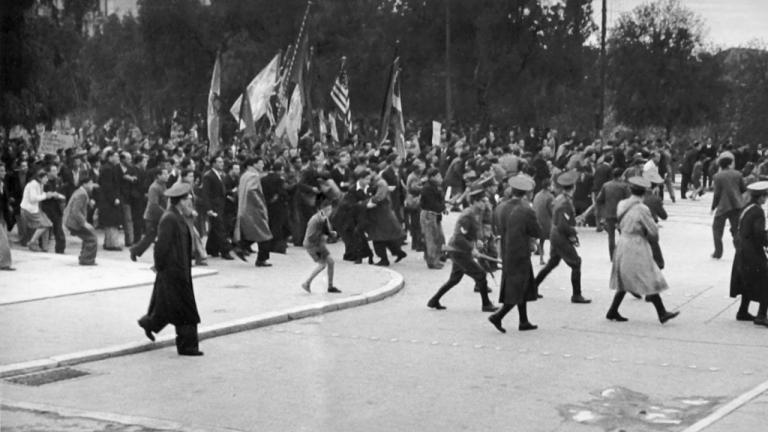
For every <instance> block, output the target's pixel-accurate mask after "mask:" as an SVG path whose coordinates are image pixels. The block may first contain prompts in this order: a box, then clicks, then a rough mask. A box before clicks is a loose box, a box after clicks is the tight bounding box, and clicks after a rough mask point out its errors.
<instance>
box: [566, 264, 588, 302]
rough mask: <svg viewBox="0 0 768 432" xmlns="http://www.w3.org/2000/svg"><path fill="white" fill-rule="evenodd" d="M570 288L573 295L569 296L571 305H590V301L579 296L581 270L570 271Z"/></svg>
mask: <svg viewBox="0 0 768 432" xmlns="http://www.w3.org/2000/svg"><path fill="white" fill-rule="evenodd" d="M571 288H572V289H573V295H572V296H571V303H577V304H588V303H592V300H590V299H588V298H585V297H584V296H583V295H581V269H578V268H577V269H572V270H571Z"/></svg>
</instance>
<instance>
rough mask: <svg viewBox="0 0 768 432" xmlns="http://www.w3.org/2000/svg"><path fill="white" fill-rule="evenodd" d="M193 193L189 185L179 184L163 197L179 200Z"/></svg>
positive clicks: (169, 189) (167, 191)
mask: <svg viewBox="0 0 768 432" xmlns="http://www.w3.org/2000/svg"><path fill="white" fill-rule="evenodd" d="M190 192H192V186H191V185H190V184H189V183H182V182H178V183H176V184H175V185H173V186H171V187H170V188H168V190H166V191H165V192H164V193H163V195H165V196H167V197H168V198H178V197H183V196H184V195H188V194H189V193H190Z"/></svg>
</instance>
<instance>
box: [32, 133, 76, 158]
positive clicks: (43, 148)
mask: <svg viewBox="0 0 768 432" xmlns="http://www.w3.org/2000/svg"><path fill="white" fill-rule="evenodd" d="M74 146H75V137H74V135H64V134H58V133H55V132H44V133H43V134H42V135H40V147H39V148H38V149H37V152H38V153H42V154H56V152H57V151H58V150H61V149H68V148H70V147H74Z"/></svg>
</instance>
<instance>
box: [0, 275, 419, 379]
mask: <svg viewBox="0 0 768 432" xmlns="http://www.w3.org/2000/svg"><path fill="white" fill-rule="evenodd" d="M382 270H386V271H387V272H389V273H390V276H391V279H390V280H389V282H387V283H386V284H385V285H384V286H382V287H380V288H376V289H374V290H371V291H369V292H366V293H364V294H356V295H352V296H349V297H344V298H340V299H337V300H330V301H323V302H319V303H312V304H308V305H303V306H296V307H292V308H288V309H283V310H280V311H275V312H267V313H263V314H259V315H255V316H251V317H247V318H241V319H238V320H234V321H227V322H223V323H219V324H214V325H210V326H207V327H203V328H201V329H199V330H198V338H199V339H200V340H203V339H209V338H214V337H218V336H225V335H229V334H232V333H238V332H242V331H246V330H253V329H257V328H261V327H267V326H271V325H275V324H282V323H285V322H288V321H293V320H298V319H302V318H307V317H311V316H316V315H322V314H325V313H329V312H335V311H340V310H344V309H349V308H353V307H357V306H362V305H366V304H369V303H375V302H378V301H381V300H384V299H385V298H387V297H390V296H392V295H394V294H397V293H398V292H399V291H400V290H401V289H402V288H403V286H404V285H405V283H404V280H403V275H401V274H400V273H397V272H395V271H392V270H389V269H382ZM175 341H176V337H175V336H173V335H167V336H162V337H158V338H157V340H156V341H155V342H131V343H126V344H121V345H113V346H110V347H107V348H97V349H92V350H85V351H78V352H74V353H70V354H61V355H56V356H52V357H47V358H43V359H37V360H30V361H26V362H21V363H12V364H9V365H4V366H0V378H8V377H12V376H16V375H24V374H28V373H33V372H39V371H43V370H47V369H55V368H58V367H62V366H71V365H76V364H80V363H87V362H92V361H97V360H103V359H107V358H111V357H119V356H124V355H129V354H137V353H141V352H144V351H150V350H155V349H160V348H165V347H169V346H173V345H174V344H175V343H176V342H175Z"/></svg>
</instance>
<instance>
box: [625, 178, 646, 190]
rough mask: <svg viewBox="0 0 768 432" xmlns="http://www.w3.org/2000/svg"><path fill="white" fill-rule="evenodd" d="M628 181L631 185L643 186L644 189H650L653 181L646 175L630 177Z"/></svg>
mask: <svg viewBox="0 0 768 432" xmlns="http://www.w3.org/2000/svg"><path fill="white" fill-rule="evenodd" d="M628 181H629V184H630V185H632V186H637V187H641V188H643V189H649V188H650V187H651V181H650V180H648V179H647V178H645V177H640V176H635V177H630V178H629V180H628Z"/></svg>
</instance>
